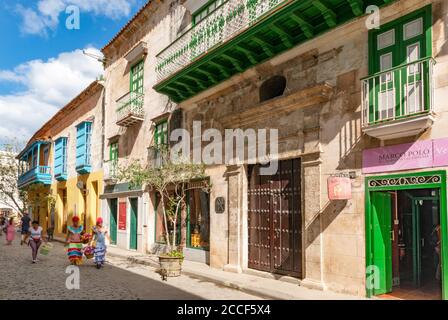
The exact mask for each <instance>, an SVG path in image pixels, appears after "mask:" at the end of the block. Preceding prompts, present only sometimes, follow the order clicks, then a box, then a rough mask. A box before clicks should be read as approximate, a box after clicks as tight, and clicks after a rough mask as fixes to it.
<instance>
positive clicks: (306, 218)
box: [302, 153, 323, 290]
mask: <svg viewBox="0 0 448 320" xmlns="http://www.w3.org/2000/svg"><path fill="white" fill-rule="evenodd" d="M302 159H303V160H302V168H303V169H302V187H303V191H302V194H303V205H302V209H303V220H302V221H303V223H304V226H303V230H304V236H303V256H304V279H303V280H302V285H304V286H307V287H311V288H314V289H320V290H322V289H323V284H322V255H321V248H322V239H321V237H322V221H321V215H320V211H321V210H320V199H321V189H320V170H321V169H320V164H321V161H320V159H319V154H318V153H317V154H315V155H314V156H306V157H303V158H302Z"/></svg>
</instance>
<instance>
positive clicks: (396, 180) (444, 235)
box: [365, 170, 448, 300]
mask: <svg viewBox="0 0 448 320" xmlns="http://www.w3.org/2000/svg"><path fill="white" fill-rule="evenodd" d="M415 189H438V190H439V195H440V204H439V205H440V229H441V237H440V238H441V254H440V257H441V269H442V270H441V282H442V299H443V300H448V230H447V185H446V171H444V170H438V171H423V172H412V173H403V174H391V175H379V176H368V177H366V179H365V190H366V191H365V232H366V280H367V278H368V277H370V274H368V273H367V270H368V266H372V265H373V245H374V243H373V241H372V234H371V230H372V225H373V224H372V212H371V196H370V194H371V192H375V191H398V190H415ZM373 291H374V289H373V288H368V287H367V286H366V295H367V297H371V296H372V295H373Z"/></svg>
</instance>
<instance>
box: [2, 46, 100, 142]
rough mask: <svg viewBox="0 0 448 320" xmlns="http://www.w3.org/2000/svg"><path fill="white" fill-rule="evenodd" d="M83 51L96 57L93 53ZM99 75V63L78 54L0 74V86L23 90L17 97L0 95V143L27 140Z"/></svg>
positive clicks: (38, 61)
mask: <svg viewBox="0 0 448 320" xmlns="http://www.w3.org/2000/svg"><path fill="white" fill-rule="evenodd" d="M87 50H88V51H89V52H91V53H94V54H97V55H100V52H99V51H98V50H97V49H94V48H89V49H87ZM102 72H103V69H102V66H101V63H99V62H98V61H96V60H95V59H92V58H90V57H87V56H85V55H84V54H83V53H82V50H75V51H72V52H66V53H61V54H60V55H59V56H58V57H56V58H52V59H49V60H47V61H42V60H32V61H29V62H26V63H24V64H21V65H19V66H17V67H16V68H15V69H14V70H0V84H1V83H2V82H13V83H20V84H21V85H23V86H24V87H25V88H26V89H25V90H24V91H23V92H19V93H17V94H7V95H0V119H1V122H0V140H1V139H2V138H13V137H17V138H19V139H29V138H30V136H31V135H32V134H33V133H34V132H35V131H36V130H37V129H38V128H39V127H40V126H42V125H43V124H44V123H45V122H46V121H47V120H48V119H49V118H50V117H51V116H53V115H54V114H55V113H56V112H57V111H58V110H59V109H60V108H61V107H63V106H64V105H65V104H66V103H67V102H69V101H70V100H71V99H73V98H74V97H75V96H77V95H78V94H79V93H80V92H81V91H82V90H83V89H84V88H85V87H87V86H88V85H89V84H90V83H91V82H92V81H93V80H95V79H96V78H97V77H98V76H100V75H101V74H102Z"/></svg>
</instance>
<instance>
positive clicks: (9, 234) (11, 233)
mask: <svg viewBox="0 0 448 320" xmlns="http://www.w3.org/2000/svg"><path fill="white" fill-rule="evenodd" d="M15 235H16V226H15V225H14V218H11V219H9V222H8V225H7V226H6V245H8V246H10V245H11V244H12V241H13V240H14V237H15Z"/></svg>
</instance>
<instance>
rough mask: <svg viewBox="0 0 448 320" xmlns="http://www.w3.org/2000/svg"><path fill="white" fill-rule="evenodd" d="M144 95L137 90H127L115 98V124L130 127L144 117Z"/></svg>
mask: <svg viewBox="0 0 448 320" xmlns="http://www.w3.org/2000/svg"><path fill="white" fill-rule="evenodd" d="M144 98H145V95H144V94H143V93H139V92H132V91H131V92H129V93H127V94H126V95H124V96H123V97H121V98H120V99H119V100H117V125H119V126H122V127H130V126H132V125H134V124H136V123H138V122H141V121H143V120H144V119H145V111H144V107H143V105H144Z"/></svg>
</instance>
